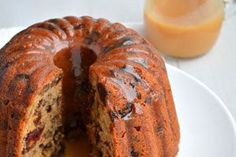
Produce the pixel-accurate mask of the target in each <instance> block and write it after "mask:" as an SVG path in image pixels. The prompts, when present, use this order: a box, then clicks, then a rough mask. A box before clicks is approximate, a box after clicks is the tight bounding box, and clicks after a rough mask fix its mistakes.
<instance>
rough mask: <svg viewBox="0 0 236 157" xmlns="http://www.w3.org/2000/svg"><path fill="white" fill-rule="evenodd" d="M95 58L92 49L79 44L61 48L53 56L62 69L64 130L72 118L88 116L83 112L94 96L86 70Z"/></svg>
mask: <svg viewBox="0 0 236 157" xmlns="http://www.w3.org/2000/svg"><path fill="white" fill-rule="evenodd" d="M96 60H97V55H96V53H95V52H94V51H93V50H91V49H88V48H86V47H81V46H77V47H72V48H67V49H63V50H61V51H60V52H58V53H57V54H56V55H55V57H54V63H55V65H56V66H57V67H59V68H60V69H62V70H63V81H62V83H63V95H64V96H63V99H64V103H65V109H64V111H65V113H69V114H68V115H65V117H66V119H65V129H66V130H70V122H71V121H73V120H74V119H77V120H78V121H82V122H83V121H86V119H87V118H88V116H86V115H87V114H85V113H88V108H89V106H90V105H91V104H92V103H93V97H94V95H93V94H92V92H91V90H92V87H91V85H90V83H89V78H88V72H89V67H90V66H91V65H92V64H93V63H94V62H95V61H96ZM86 105H87V107H86ZM75 113H79V114H78V115H79V118H77V117H74V115H75ZM82 113H83V114H82ZM83 115H84V116H83ZM78 127H79V126H78ZM74 128H75V127H74V126H73V129H74Z"/></svg>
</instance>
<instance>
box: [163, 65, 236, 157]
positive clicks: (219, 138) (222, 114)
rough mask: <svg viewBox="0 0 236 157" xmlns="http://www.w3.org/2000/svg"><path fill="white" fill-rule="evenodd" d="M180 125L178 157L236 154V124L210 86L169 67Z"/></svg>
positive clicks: (232, 156) (229, 156)
mask: <svg viewBox="0 0 236 157" xmlns="http://www.w3.org/2000/svg"><path fill="white" fill-rule="evenodd" d="M167 70H168V73H169V79H170V82H171V86H172V91H173V96H174V99H175V105H176V109H177V113H178V118H179V122H180V128H181V142H180V151H179V154H178V157H235V156H236V149H235V148H236V125H235V123H234V120H233V118H232V116H231V115H230V113H229V111H228V110H227V108H226V107H225V105H224V104H223V102H222V101H221V100H220V99H219V97H217V96H216V95H215V94H214V93H213V92H212V91H211V90H210V89H209V88H208V87H206V86H205V85H204V84H202V83H201V82H199V81H198V80H196V79H195V78H193V77H192V76H190V75H188V74H186V73H185V72H183V71H180V70H178V69H177V68H174V67H172V66H167Z"/></svg>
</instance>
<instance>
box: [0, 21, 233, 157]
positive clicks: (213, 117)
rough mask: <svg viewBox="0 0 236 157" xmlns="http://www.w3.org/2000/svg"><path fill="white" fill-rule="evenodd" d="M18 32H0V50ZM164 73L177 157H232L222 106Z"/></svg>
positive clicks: (229, 121)
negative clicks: (176, 126) (175, 124)
mask: <svg viewBox="0 0 236 157" xmlns="http://www.w3.org/2000/svg"><path fill="white" fill-rule="evenodd" d="M133 26H134V25H133ZM133 28H134V27H133ZM135 28H136V30H139V32H141V33H142V29H141V28H137V27H135ZM19 30H22V27H18V28H11V29H4V30H0V37H1V40H0V47H1V46H3V44H5V43H6V42H7V41H8V40H9V39H10V38H11V37H12V36H13V35H14V34H15V33H17V32H18V31H19ZM167 70H168V73H169V79H170V82H171V86H172V91H173V96H174V99H175V104H176V109H177V114H178V118H179V122H180V127H181V143H180V150H179V154H178V157H236V125H235V122H234V121H233V118H232V116H231V115H230V113H229V111H228V110H227V108H226V107H225V105H224V103H223V102H222V101H221V100H220V99H219V97H218V96H216V94H214V93H213V92H212V91H211V90H210V89H209V88H208V87H206V86H205V85H204V84H202V83H201V82H199V81H198V80H196V79H195V78H193V77H192V76H190V75H188V74H186V73H185V72H183V71H181V70H178V69H177V68H174V67H173V66H170V65H167Z"/></svg>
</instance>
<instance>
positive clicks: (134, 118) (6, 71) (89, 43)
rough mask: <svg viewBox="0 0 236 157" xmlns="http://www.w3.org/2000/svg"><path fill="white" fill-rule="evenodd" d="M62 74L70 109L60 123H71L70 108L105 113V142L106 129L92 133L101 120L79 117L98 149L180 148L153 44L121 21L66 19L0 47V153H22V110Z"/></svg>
mask: <svg viewBox="0 0 236 157" xmlns="http://www.w3.org/2000/svg"><path fill="white" fill-rule="evenodd" d="M66 58H67V61H65V60H66ZM67 63H68V64H67ZM62 78H63V94H64V102H65V104H66V106H65V107H64V111H65V115H67V114H68V113H69V114H68V116H67V118H66V119H65V121H66V122H64V123H66V124H68V123H69V122H68V121H71V118H68V117H69V116H70V115H72V114H71V113H76V114H85V113H86V114H85V115H87V113H90V114H91V117H93V116H94V114H98V110H97V111H95V112H96V113H95V112H93V111H92V112H91V110H94V108H96V107H97V108H99V110H100V109H101V110H102V111H103V112H104V113H105V114H107V115H109V116H108V117H109V120H108V124H109V132H110V135H109V139H110V140H111V141H110V142H108V141H103V139H101V138H102V137H103V135H99V137H97V138H100V139H96V140H95V139H94V138H96V137H95V136H96V135H95V134H96V133H98V130H99V129H101V128H99V129H98V126H95V125H103V124H100V123H99V121H97V122H91V120H93V119H95V118H94V117H93V118H88V119H87V117H89V116H87V117H86V116H80V118H78V120H81V121H84V122H85V121H86V122H87V121H88V124H89V125H88V132H89V133H90V135H89V136H90V138H91V141H92V144H94V145H98V146H97V147H98V148H97V149H103V146H101V144H103V145H107V147H108V148H110V147H112V149H110V151H111V152H109V153H108V154H110V155H109V156H114V157H141V156H142V157H174V156H175V155H176V154H177V152H178V144H179V138H180V133H179V125H178V120H177V116H176V112H175V107H174V102H173V98H172V94H171V89H170V85H169V81H168V78H167V73H166V69H165V64H164V62H163V61H162V59H161V57H160V56H159V55H158V53H157V52H156V50H155V49H154V48H153V47H152V46H151V45H150V44H149V42H147V41H146V40H145V39H144V38H142V37H141V36H139V35H138V34H137V33H136V32H135V31H133V30H132V29H128V28H126V27H124V26H123V25H121V24H119V23H110V22H109V21H107V20H105V19H93V18H91V17H81V18H76V17H65V18H63V19H52V20H48V21H46V22H43V23H38V24H35V25H33V26H30V27H29V28H27V29H25V30H23V31H22V32H20V33H18V34H17V35H16V36H15V37H13V39H11V41H10V42H9V43H7V44H6V45H5V46H4V47H3V48H2V49H1V50H0V87H1V88H0V116H1V118H0V154H1V156H3V157H20V156H22V153H23V154H24V146H22V140H25V138H24V137H25V135H24V133H25V130H24V129H25V128H26V127H27V125H28V123H27V122H28V118H29V117H27V114H28V113H29V110H30V108H31V107H32V104H33V102H34V101H35V100H36V99H37V97H38V96H39V95H40V94H42V93H43V92H45V91H47V90H48V89H49V88H50V87H54V86H56V85H58V88H60V82H61V79H62ZM71 82H73V83H71ZM69 95H72V96H71V97H72V98H71V97H69ZM93 97H95V99H93ZM55 98H56V97H55ZM73 98H76V100H75V99H73ZM72 99H73V100H72ZM57 103H58V104H59V105H60V106H62V104H63V103H62V102H58V101H57ZM68 104H70V105H68ZM81 104H82V105H81ZM77 105H80V106H79V107H78V106H77ZM101 105H102V106H101ZM81 106H82V107H81ZM81 117H82V118H81ZM98 117H99V118H98V119H99V120H103V117H102V116H101V115H98ZM106 118H107V117H106ZM103 123H105V122H103ZM66 124H65V125H66ZM59 125H60V124H58V126H59ZM93 127H95V128H93ZM100 127H101V126H100ZM38 132H39V131H38ZM104 136H105V135H104ZM34 137H37V138H41V137H40V134H39V135H37V136H34ZM104 149H107V148H104ZM100 152H103V151H100ZM103 153H104V152H103Z"/></svg>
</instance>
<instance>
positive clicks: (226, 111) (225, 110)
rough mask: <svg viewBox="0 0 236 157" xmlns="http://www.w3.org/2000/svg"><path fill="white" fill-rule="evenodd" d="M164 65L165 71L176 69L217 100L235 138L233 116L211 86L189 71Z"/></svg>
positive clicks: (235, 125)
mask: <svg viewBox="0 0 236 157" xmlns="http://www.w3.org/2000/svg"><path fill="white" fill-rule="evenodd" d="M165 65H166V69H167V72H168V69H171V70H174V71H177V72H179V73H181V74H182V75H184V76H186V77H188V78H189V79H191V80H192V81H194V82H196V83H197V84H198V85H200V86H201V87H203V88H204V89H205V90H207V91H208V92H209V93H210V94H211V95H212V96H213V97H214V98H215V99H216V100H217V101H218V102H219V106H220V107H221V108H222V109H223V111H224V112H225V113H226V115H227V116H228V119H229V122H230V123H231V124H232V128H233V133H234V135H235V137H234V138H235V140H236V121H235V120H234V117H233V115H232V113H231V112H230V111H229V109H228V107H227V106H226V105H225V103H224V102H223V100H222V99H221V98H220V97H219V96H218V95H217V94H216V93H215V92H214V91H213V90H212V89H211V88H209V87H208V86H207V85H206V84H204V83H203V82H201V81H200V80H199V79H197V78H196V77H194V76H192V75H191V74H189V73H187V72H185V71H183V70H181V69H179V68H177V67H175V66H172V65H170V64H167V63H165Z"/></svg>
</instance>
